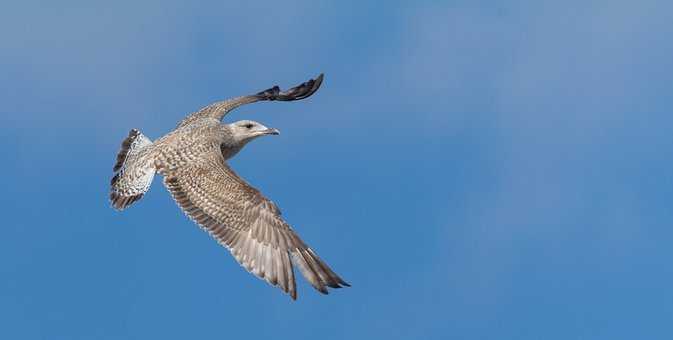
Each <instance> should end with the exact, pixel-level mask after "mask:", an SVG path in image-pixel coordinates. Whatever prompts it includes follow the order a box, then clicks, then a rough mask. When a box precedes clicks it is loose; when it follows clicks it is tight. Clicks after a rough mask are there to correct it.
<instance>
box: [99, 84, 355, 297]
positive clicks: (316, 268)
mask: <svg viewBox="0 0 673 340" xmlns="http://www.w3.org/2000/svg"><path fill="white" fill-rule="evenodd" d="M322 80H323V74H320V75H319V76H318V77H316V78H315V79H310V80H308V81H306V82H304V83H302V84H300V85H298V86H295V87H293V88H290V89H289V90H286V91H281V90H280V88H279V87H278V86H274V87H272V88H270V89H267V90H264V91H261V92H259V93H257V94H254V95H247V96H241V97H236V98H231V99H227V100H224V101H219V102H215V103H213V104H210V105H208V106H206V107H204V108H202V109H200V110H199V111H197V112H194V113H192V114H190V115H189V116H187V117H186V118H185V119H183V120H182V121H181V122H180V123H179V124H178V126H177V127H176V129H175V130H173V131H171V132H170V133H168V134H166V135H164V136H163V137H161V138H159V139H158V140H156V141H154V142H152V141H151V140H150V139H149V138H147V137H146V136H144V135H143V134H142V133H140V131H138V130H136V129H133V130H131V131H130V132H129V134H128V136H127V137H126V139H124V141H123V142H122V145H121V150H120V151H119V153H118V155H117V160H116V163H115V165H114V168H113V172H114V176H113V177H112V181H111V183H110V184H111V191H110V202H111V204H112V206H113V207H114V208H115V209H117V210H120V211H121V210H124V209H126V208H127V207H128V206H130V205H131V204H133V203H134V202H136V201H138V200H139V199H141V198H142V197H143V195H144V194H145V193H146V192H147V190H148V189H149V187H150V184H151V183H152V179H153V178H154V175H155V173H159V174H160V175H162V176H163V182H164V185H165V186H166V188H167V189H168V191H169V192H170V194H171V196H172V197H173V199H174V200H175V202H176V203H177V204H178V206H179V207H180V208H181V209H182V211H183V212H184V213H185V214H186V215H187V216H188V217H189V218H190V219H191V220H193V221H194V222H195V223H196V224H198V225H199V226H200V227H201V228H202V229H203V230H205V231H207V232H208V234H210V236H212V237H213V238H214V239H215V240H217V242H218V243H219V244H220V245H222V246H224V247H225V248H227V249H228V250H229V251H230V252H231V254H232V255H233V256H234V258H235V259H236V261H238V263H239V264H240V265H241V266H243V267H244V268H245V269H246V270H247V271H249V272H250V273H252V274H254V275H255V276H257V277H259V278H261V279H263V280H265V281H266V282H268V283H269V284H271V285H272V286H276V287H278V288H280V289H281V290H282V291H283V292H285V293H286V294H289V295H290V297H291V298H292V299H293V300H296V299H297V289H296V284H295V278H294V270H293V263H294V265H296V266H298V267H299V271H300V272H301V274H302V275H303V276H304V278H306V280H307V281H308V282H309V283H310V284H311V285H312V286H313V287H314V288H315V289H316V290H318V291H319V292H320V293H323V294H327V293H328V291H327V287H330V288H341V287H349V286H350V285H349V284H348V283H346V282H345V281H344V280H343V279H341V278H340V277H339V276H338V275H337V274H335V273H334V272H333V271H332V269H330V267H329V266H327V264H326V263H325V262H324V261H323V260H321V259H320V257H318V255H317V254H316V253H315V251H313V249H311V247H309V246H308V245H307V244H306V243H305V242H304V241H302V239H301V238H299V235H297V234H296V233H295V231H294V230H293V229H292V227H290V225H289V224H288V223H287V222H285V220H284V219H283V218H282V217H281V212H280V210H279V209H278V207H277V206H276V204H274V203H273V202H272V201H271V200H269V199H268V198H266V197H265V196H264V195H262V193H261V192H260V191H259V190H257V189H256V188H254V187H253V186H251V185H250V184H248V183H247V182H246V181H245V180H244V179H242V178H241V177H239V176H238V175H237V174H236V173H235V172H234V171H233V170H232V169H231V168H230V167H229V165H228V164H227V160H229V159H231V158H232V157H234V156H235V155H236V154H237V153H238V152H239V151H241V149H242V148H243V147H244V146H245V145H246V144H247V143H249V142H250V141H252V140H253V139H256V138H258V137H261V136H268V135H277V134H279V131H278V130H276V129H274V128H268V127H266V126H264V125H262V124H260V123H258V122H255V121H251V120H241V121H238V122H235V123H231V124H224V123H222V122H221V120H222V118H223V117H224V116H225V115H226V114H227V113H229V112H231V111H232V110H234V109H236V108H237V107H239V106H241V105H245V104H251V103H255V102H258V101H294V100H300V99H304V98H307V97H309V96H311V95H312V94H313V93H315V92H316V91H317V90H318V88H319V87H320V84H322Z"/></svg>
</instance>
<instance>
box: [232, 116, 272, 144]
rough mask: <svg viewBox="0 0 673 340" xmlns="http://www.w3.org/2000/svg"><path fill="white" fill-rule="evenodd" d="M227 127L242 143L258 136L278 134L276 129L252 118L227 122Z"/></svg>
mask: <svg viewBox="0 0 673 340" xmlns="http://www.w3.org/2000/svg"><path fill="white" fill-rule="evenodd" d="M229 128H230V130H231V133H232V134H233V136H234V138H235V139H236V140H237V141H239V142H242V143H247V142H249V141H251V140H253V139H255V138H257V137H260V136H266V135H277V134H280V132H279V131H278V130H276V129H273V128H268V127H266V126H264V125H262V124H260V123H258V122H255V121H252V120H240V121H238V122H235V123H231V124H229Z"/></svg>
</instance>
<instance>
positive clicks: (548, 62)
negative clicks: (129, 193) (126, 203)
mask: <svg viewBox="0 0 673 340" xmlns="http://www.w3.org/2000/svg"><path fill="white" fill-rule="evenodd" d="M223 3H224V2H223V1H212V2H199V3H197V2H191V1H184V2H175V1H154V2H136V1H106V2H100V3H98V4H94V3H93V2H91V1H79V2H77V1H58V2H47V1H44V2H38V1H10V2H9V3H7V2H4V3H3V4H2V5H0V89H1V90H0V126H1V128H0V129H1V131H2V133H1V134H0V143H1V144H2V152H1V155H2V160H3V161H2V167H1V168H0V174H1V175H2V178H3V179H4V181H3V184H2V189H3V190H2V191H3V195H1V196H0V207H1V208H0V209H2V213H3V216H4V221H3V223H2V227H1V228H0V338H2V339H151V338H156V339H286V338H293V339H376V338H379V339H449V338H455V339H611V340H613V339H671V338H673V292H672V290H671V286H672V285H673V268H672V266H671V264H670V262H671V259H672V258H673V248H672V247H671V244H672V242H673V228H672V227H673V209H672V203H671V202H673V178H672V175H671V173H672V171H671V168H673V160H672V159H673V158H672V157H673V137H671V131H672V130H673V97H672V96H671V93H672V92H671V84H672V83H673V42H672V40H671V37H672V36H673V21H672V20H671V13H672V12H673V5H672V4H671V2H670V1H647V0H645V1H637V2H634V1H611V2H599V1H563V2H557V4H551V3H550V2H540V1H508V2H494V1H445V2H441V1H417V2H360V1H339V2H331V3H328V2H318V1H308V0H306V1H272V2H266V1H250V2H248V4H223ZM320 72H324V73H325V74H326V76H325V82H324V84H323V86H322V88H321V89H320V91H319V92H317V93H316V94H315V95H314V96H313V97H311V98H310V99H308V100H305V101H301V102H295V103H259V104H254V105H250V106H246V107H244V108H242V109H240V110H238V111H236V112H235V113H233V114H231V115H230V116H228V117H227V120H229V121H231V120H239V119H254V120H257V121H260V122H262V123H264V124H265V125H267V126H272V127H276V128H278V129H280V130H281V131H282V134H281V135H280V136H275V137H268V138H263V139H260V140H257V141H255V142H253V143H251V144H250V145H248V147H247V148H246V149H245V150H243V152H242V153H241V154H239V156H237V158H236V159H235V160H234V161H233V162H232V166H233V167H234V169H235V170H236V171H237V172H238V173H239V174H240V175H241V176H243V177H244V178H246V179H247V180H248V181H249V182H251V183H252V184H253V185H255V186H257V187H258V188H260V189H261V190H262V191H263V192H264V193H265V194H266V195H267V196H268V197H270V198H271V199H273V200H274V201H275V202H276V203H277V204H278V205H279V206H280V208H281V209H282V210H283V213H284V216H285V218H286V219H287V220H288V221H289V222H290V224H292V225H293V226H294V228H295V229H296V230H297V231H298V233H299V234H300V235H301V236H302V237H303V238H304V239H305V240H306V242H308V243H309V244H310V245H311V246H313V248H315V249H316V250H317V252H318V253H319V254H320V255H321V256H322V257H323V258H324V259H325V260H326V261H327V262H328V263H329V264H330V265H331V266H332V267H333V268H334V269H335V270H336V271H337V272H338V273H339V274H341V275H342V276H343V277H344V278H345V279H346V280H347V281H349V282H350V283H351V284H352V286H353V287H352V288H347V289H341V290H337V291H333V293H332V294H330V295H328V296H323V295H320V294H318V293H317V292H315V291H314V290H313V289H311V287H310V286H308V285H307V284H306V283H305V281H301V282H299V286H298V289H299V299H298V300H297V301H296V302H293V301H291V300H290V298H289V297H287V296H286V295H284V294H282V293H281V292H280V291H279V290H278V289H275V288H272V287H270V286H268V285H267V284H266V283H264V282H263V281H261V280H258V279H256V278H254V277H253V276H252V275H250V274H248V273H247V272H245V270H243V269H242V268H241V267H240V266H239V265H238V264H237V263H236V262H235V261H234V260H233V258H232V257H231V256H230V255H229V253H228V252H227V251H226V250H225V249H224V248H221V247H220V246H218V245H217V244H216V242H214V241H212V240H211V239H210V238H209V237H208V235H207V234H206V233H204V232H202V231H201V230H200V229H199V228H197V227H196V226H195V225H194V224H193V223H192V222H191V221H189V220H188V219H187V218H186V217H184V215H183V214H182V212H181V211H180V210H179V209H178V208H177V206H176V205H175V204H174V203H173V201H172V200H171V198H170V197H169V195H168V194H167V192H166V190H165V189H164V188H163V187H162V185H161V181H160V180H155V183H154V185H153V186H152V188H151V189H150V192H149V193H148V194H147V195H146V196H145V198H143V199H142V200H141V201H140V202H138V203H137V204H135V205H134V206H132V207H131V208H130V209H128V210H127V211H124V212H123V213H119V212H116V211H114V210H112V209H111V208H110V207H109V203H108V201H107V197H108V184H109V179H110V177H111V175H112V165H113V163H114V159H115V155H116V152H117V150H118V147H119V144H120V143H121V141H122V139H123V138H124V137H125V136H126V134H127V132H128V130H129V129H131V128H138V129H140V130H141V131H142V132H143V133H145V134H146V135H147V136H149V137H150V138H158V137H160V136H161V135H162V134H164V133H166V132H168V131H170V130H171V129H172V128H173V127H174V126H175V124H176V123H177V121H178V120H180V119H181V118H182V117H183V116H184V115H186V114H187V113H189V112H191V111H194V110H196V109H198V108H200V107H202V106H204V105H206V104H208V103H210V102H212V101H215V100H220V99H224V98H227V97H230V96H237V95H243V94H249V93H253V92H257V91H259V90H262V89H265V88H268V87H270V86H272V85H274V84H279V85H281V87H285V86H288V85H295V84H297V83H299V82H302V81H304V80H306V79H308V78H310V77H313V76H315V75H317V74H318V73H320ZM158 179H160V178H158Z"/></svg>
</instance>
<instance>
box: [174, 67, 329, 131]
mask: <svg viewBox="0 0 673 340" xmlns="http://www.w3.org/2000/svg"><path fill="white" fill-rule="evenodd" d="M322 79H323V74H322V73H321V74H320V75H319V76H318V77H316V78H315V79H309V80H308V81H306V82H304V83H301V84H299V85H297V86H295V87H293V88H291V89H289V90H287V91H281V90H280V88H279V87H278V86H274V87H272V88H270V89H266V90H264V91H261V92H258V93H256V94H253V95H248V96H242V97H236V98H231V99H227V100H223V101H220V102H215V103H213V104H210V105H208V106H206V107H204V108H202V109H200V110H199V111H197V112H194V113H192V114H190V115H189V116H187V117H186V118H185V119H183V120H182V121H181V122H180V124H178V128H179V127H182V126H185V125H189V124H191V123H193V122H194V121H197V120H199V119H205V118H213V119H217V120H220V119H222V117H224V116H225V115H226V114H227V113H229V112H230V111H232V110H233V109H235V108H237V107H239V106H241V105H245V104H251V103H255V102H258V101H263V100H278V101H293V100H300V99H304V98H307V97H310V96H311V95H312V94H313V93H315V91H318V88H319V87H320V84H322Z"/></svg>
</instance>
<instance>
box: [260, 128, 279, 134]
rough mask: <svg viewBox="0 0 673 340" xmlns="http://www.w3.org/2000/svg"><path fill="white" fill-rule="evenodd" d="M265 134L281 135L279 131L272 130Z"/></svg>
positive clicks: (267, 130)
mask: <svg viewBox="0 0 673 340" xmlns="http://www.w3.org/2000/svg"><path fill="white" fill-rule="evenodd" d="M264 134H265V135H280V131H278V129H274V128H270V129H266V130H264Z"/></svg>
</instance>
